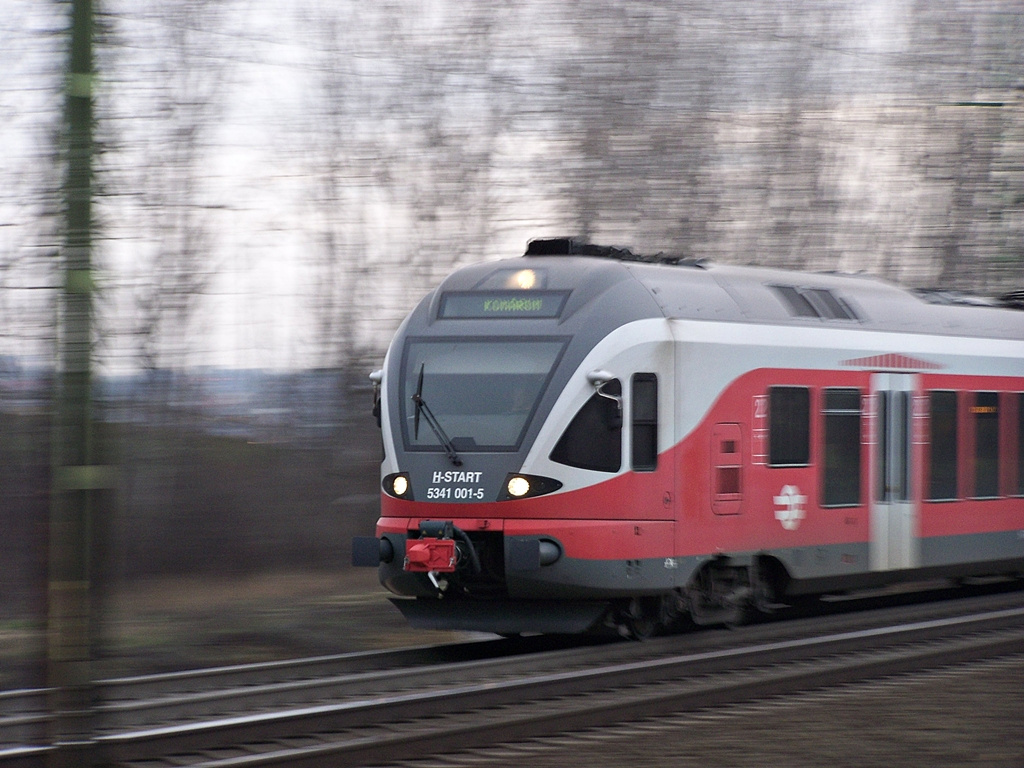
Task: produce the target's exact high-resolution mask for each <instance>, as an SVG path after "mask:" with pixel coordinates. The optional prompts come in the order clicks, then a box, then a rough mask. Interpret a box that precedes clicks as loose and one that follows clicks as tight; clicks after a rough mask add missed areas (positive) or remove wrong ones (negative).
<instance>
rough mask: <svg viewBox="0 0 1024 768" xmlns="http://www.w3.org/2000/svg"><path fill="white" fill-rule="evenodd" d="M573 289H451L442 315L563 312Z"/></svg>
mask: <svg viewBox="0 0 1024 768" xmlns="http://www.w3.org/2000/svg"><path fill="white" fill-rule="evenodd" d="M568 297H569V291H449V292H448V293H445V294H444V295H443V296H442V297H441V307H440V310H439V312H438V316H439V317H441V318H443V319H449V320H481V319H486V318H509V317H532V318H554V317H558V316H559V315H561V314H562V307H564V306H565V300H566V299H567V298H568Z"/></svg>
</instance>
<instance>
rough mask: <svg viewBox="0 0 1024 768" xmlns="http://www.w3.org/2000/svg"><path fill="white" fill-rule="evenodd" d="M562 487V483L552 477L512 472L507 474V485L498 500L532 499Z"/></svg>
mask: <svg viewBox="0 0 1024 768" xmlns="http://www.w3.org/2000/svg"><path fill="white" fill-rule="evenodd" d="M561 487H562V483H561V482H560V481H558V480H554V479H553V478H550V477H541V476H540V475H520V474H518V473H515V472H510V473H509V474H508V475H506V476H505V485H504V487H503V488H502V489H501V493H499V494H498V501H512V500H514V499H531V498H533V497H534V496H543V495H544V494H545V493H552V492H553V491H557V490H558V489H559V488H561Z"/></svg>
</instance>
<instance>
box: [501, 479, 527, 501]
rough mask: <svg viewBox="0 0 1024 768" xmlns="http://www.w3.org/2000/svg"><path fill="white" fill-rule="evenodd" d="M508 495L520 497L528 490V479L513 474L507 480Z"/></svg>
mask: <svg viewBox="0 0 1024 768" xmlns="http://www.w3.org/2000/svg"><path fill="white" fill-rule="evenodd" d="M507 488H508V495H509V496H514V497H515V498H517V499H518V498H520V497H522V496H525V495H526V494H528V493H529V492H530V481H529V480H527V479H526V478H525V477H523V476H522V475H513V476H512V477H511V478H509V481H508V486H507Z"/></svg>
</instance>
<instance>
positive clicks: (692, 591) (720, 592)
mask: <svg viewBox="0 0 1024 768" xmlns="http://www.w3.org/2000/svg"><path fill="white" fill-rule="evenodd" d="M687 595H688V597H689V601H690V615H691V616H692V617H693V621H694V623H696V624H703V625H708V624H724V625H726V626H727V627H738V626H742V625H743V624H749V623H750V622H751V621H752V620H753V619H754V617H755V616H756V615H757V607H756V605H755V602H754V594H753V590H751V588H750V579H749V574H748V572H747V569H746V568H734V567H730V566H723V565H718V566H712V567H708V568H704V569H702V570H701V571H700V572H699V573H697V574H696V575H695V576H694V578H693V581H692V582H691V583H690V586H689V587H688V588H687Z"/></svg>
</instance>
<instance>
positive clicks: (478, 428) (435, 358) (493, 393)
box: [400, 338, 565, 451]
mask: <svg viewBox="0 0 1024 768" xmlns="http://www.w3.org/2000/svg"><path fill="white" fill-rule="evenodd" d="M564 348H565V342H564V341H563V340H560V339H559V340H552V339H550V338H547V339H542V340H541V339H537V340H522V339H516V340H509V339H489V340H475V341H465V340H438V339H411V340H409V342H408V345H407V347H406V350H405V358H404V362H403V367H402V385H401V392H400V396H401V416H402V435H403V439H404V441H405V446H406V448H407V449H409V450H443V449H444V440H445V438H447V439H448V440H450V447H452V448H454V450H456V451H512V450H517V449H518V448H519V445H520V444H521V442H522V439H523V435H524V434H525V433H526V428H527V426H528V425H529V423H530V419H531V417H532V416H533V413H534V411H535V410H536V408H537V404H538V402H539V401H540V398H541V395H542V394H543V393H544V390H545V388H546V387H547V384H548V382H549V380H550V379H551V374H552V372H553V371H554V369H555V366H556V365H557V363H558V360H559V358H560V357H561V355H562V350H563V349H564Z"/></svg>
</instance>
